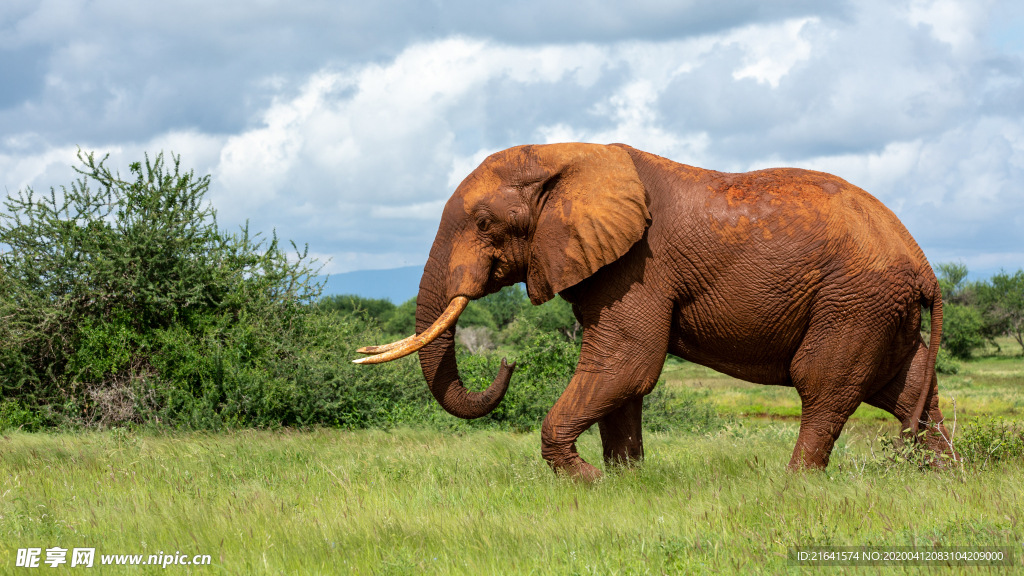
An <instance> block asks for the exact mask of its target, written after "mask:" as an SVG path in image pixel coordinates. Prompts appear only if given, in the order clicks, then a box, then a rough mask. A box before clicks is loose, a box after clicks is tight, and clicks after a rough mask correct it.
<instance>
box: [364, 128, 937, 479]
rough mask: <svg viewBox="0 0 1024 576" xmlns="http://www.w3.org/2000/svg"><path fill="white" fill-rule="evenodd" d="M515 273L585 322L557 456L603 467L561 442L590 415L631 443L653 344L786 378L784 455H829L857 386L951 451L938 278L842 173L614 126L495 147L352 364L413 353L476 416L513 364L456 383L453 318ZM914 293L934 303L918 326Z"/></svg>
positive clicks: (634, 450) (553, 454)
mask: <svg viewBox="0 0 1024 576" xmlns="http://www.w3.org/2000/svg"><path fill="white" fill-rule="evenodd" d="M519 282H525V283H526V289H527V294H528V296H529V298H530V301H531V303H532V304H534V305H539V304H542V303H544V302H546V301H548V300H550V299H551V298H552V297H554V295H555V294H559V295H561V296H562V297H563V298H564V299H565V300H567V301H568V302H569V303H571V304H572V309H573V313H574V314H575V316H576V318H577V320H578V321H579V322H580V324H581V325H582V326H583V341H582V347H581V350H580V358H579V363H578V365H577V368H576V371H575V374H574V376H573V377H572V379H571V381H570V382H569V384H568V386H567V387H566V389H565V391H564V392H563V393H562V395H561V397H560V398H559V399H558V400H557V401H556V402H555V404H554V406H553V407H552V408H551V411H550V412H549V413H548V415H547V417H546V418H545V419H544V422H543V425H542V427H541V444H542V446H541V448H542V450H541V452H542V455H543V457H544V459H545V460H547V462H548V463H549V464H550V466H551V467H552V468H553V469H554V470H555V471H556V472H557V471H562V472H565V473H568V474H569V475H571V476H574V477H579V478H583V479H594V478H597V477H599V476H601V474H602V473H601V472H600V471H599V470H598V469H597V468H595V467H594V466H592V465H591V464H590V463H588V462H586V461H584V460H583V459H582V458H581V457H580V455H579V453H578V452H577V450H576V440H577V438H578V437H579V435H580V434H582V433H583V432H584V431H585V430H587V429H588V428H590V427H591V426H592V425H593V424H595V423H596V424H597V425H598V427H599V430H600V437H601V442H602V447H603V452H604V459H605V462H606V465H614V464H627V465H628V464H629V463H632V462H636V461H639V460H641V459H642V458H643V455H644V448H643V437H642V430H641V412H642V406H643V397H644V396H645V395H646V394H648V393H650V392H651V390H652V389H653V387H654V386H655V384H656V383H657V381H658V378H659V376H660V374H661V370H662V367H663V365H664V362H665V357H666V354H667V353H671V354H674V355H676V356H679V357H681V358H683V359H686V360H688V361H691V362H695V363H698V364H701V365H704V366H707V367H710V368H712V369H714V370H717V371H719V372H722V373H725V374H728V375H730V376H733V377H735V378H739V379H741V380H746V381H748V382H753V383H759V384H767V385H774V386H792V387H795V388H796V390H797V392H798V393H799V395H800V400H801V405H802V412H801V417H800V429H799V434H798V438H797V441H796V447H795V448H794V450H793V454H792V457H791V459H790V461H789V468H790V469H803V468H824V467H826V466H827V465H828V461H829V456H830V454H831V452H832V448H833V446H834V444H835V442H836V440H837V438H838V437H839V434H840V432H841V431H842V429H843V427H844V425H845V424H846V422H847V420H848V418H849V417H850V415H851V414H853V412H854V410H856V408H857V407H858V406H859V405H860V404H861V403H862V402H866V403H868V404H870V405H872V406H876V407H878V408H881V409H883V410H885V411H887V412H889V413H891V414H892V415H894V416H895V417H896V418H898V419H899V420H900V422H901V423H902V425H903V428H904V433H905V434H906V433H907V429H909V436H910V437H912V438H913V439H915V440H922V441H923V442H925V443H926V445H927V446H928V447H929V448H931V449H933V450H935V451H936V452H937V453H947V454H953V457H954V458H955V457H956V456H955V454H954V453H953V451H952V447H951V446H950V445H949V444H948V443H947V442H945V440H944V439H945V438H947V437H948V435H946V432H945V428H944V427H943V425H942V414H941V412H940V411H939V406H938V388H937V386H938V382H937V379H936V376H935V360H936V355H937V351H938V348H939V341H940V337H941V333H942V295H941V292H940V289H939V283H938V281H937V280H936V277H935V274H934V272H933V271H932V268H931V266H930V265H929V264H928V261H927V260H926V259H925V256H924V253H923V252H922V250H921V248H920V247H919V246H918V245H917V243H916V242H915V241H914V239H913V238H912V237H911V235H910V233H909V232H908V231H907V229H906V228H905V227H904V226H903V224H902V223H901V222H900V221H899V219H898V218H897V217H896V215H895V214H893V212H891V211H890V210H889V209H888V208H886V207H885V206H884V205H883V204H882V203H881V202H880V201H879V200H877V199H876V198H875V197H873V196H871V195H870V194H868V193H867V192H865V191H864V190H861V189H860V188H858V187H856V186H854V185H852V184H850V183H848V182H846V181H844V180H842V179H841V178H839V177H836V176H833V175H830V174H826V173H822V172H815V171H810V170H802V169H796V168H773V169H767V170H757V171H754V172H747V173H724V172H716V171H713V170H705V169H701V168H696V167H694V166H688V165H685V164H680V163H677V162H674V161H671V160H668V159H666V158H663V157H660V156H657V155H654V154H651V153H647V152H642V151H640V150H637V149H635V148H632V147H630V146H627V145H625V144H609V145H601V144H586V143H565V144H545V145H524V146H517V147H513V148H509V149H507V150H503V151H501V152H497V153H495V154H493V155H491V156H489V157H488V158H487V159H485V160H484V161H483V163H481V164H480V166H478V167H477V168H476V169H475V170H474V171H473V172H472V173H471V174H470V175H469V176H467V177H466V179H465V180H463V181H462V183H461V184H460V185H459V186H458V187H457V188H456V190H455V192H454V194H453V195H452V197H451V198H450V199H449V200H448V202H447V203H446V205H445V207H444V212H443V213H442V216H441V222H440V225H439V227H438V232H437V236H436V238H435V240H434V244H433V246H432V247H431V249H430V254H429V257H428V260H427V263H426V265H425V266H424V270H423V276H422V279H421V281H420V285H419V294H418V298H417V306H416V330H417V333H418V334H417V335H413V336H410V337H408V338H405V339H404V340H401V341H398V342H395V343H393V344H389V345H384V346H368V347H365V348H360V349H359V352H361V353H364V354H370V355H371V356H368V357H365V358H360V359H359V360H356V362H357V363H365V364H373V363H378V362H386V361H389V360H393V359H394V358H398V357H401V356H404V355H406V354H411V353H412V352H415V351H418V352H419V360H420V365H421V367H422V370H423V375H424V377H425V379H426V382H427V384H428V386H429V388H430V391H431V393H432V394H433V396H434V398H436V399H437V401H438V402H439V403H440V404H441V406H442V407H444V409H445V410H446V411H448V412H449V413H451V414H453V415H455V416H457V417H460V418H466V419H472V418H479V417H481V416H484V415H486V414H487V413H489V412H490V411H491V410H493V409H494V408H495V407H496V406H497V405H498V403H499V402H501V399H502V397H503V396H504V394H505V392H506V390H507V388H508V385H509V382H510V380H511V377H512V373H513V371H514V369H515V365H514V364H508V363H507V362H506V360H505V359H502V361H501V367H500V369H499V371H498V375H497V377H496V378H495V379H494V382H493V383H492V384H491V385H490V386H489V387H488V388H487V389H486V390H483V391H481V392H470V391H468V390H467V389H466V388H465V387H464V386H463V384H462V382H461V381H460V379H459V371H458V367H457V365H456V359H455V345H454V336H455V321H456V320H457V318H458V315H459V313H460V312H461V311H462V310H463V309H464V308H465V306H466V305H467V303H468V301H469V300H473V299H477V298H481V297H483V296H485V295H487V294H491V293H494V292H497V291H498V290H500V289H501V288H502V287H503V286H508V285H511V284H515V283H519ZM922 308H927V309H929V310H930V313H931V318H932V321H931V329H930V335H929V336H930V337H929V341H928V342H927V343H925V342H924V339H923V338H922V334H921V321H922V314H923V312H922ZM922 424H923V425H924V426H925V430H926V431H927V433H921V434H918V431H919V429H920V428H919V426H920V425H922Z"/></svg>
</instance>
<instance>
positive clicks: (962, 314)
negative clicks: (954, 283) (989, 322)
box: [942, 304, 985, 359]
mask: <svg viewBox="0 0 1024 576" xmlns="http://www.w3.org/2000/svg"><path fill="white" fill-rule="evenodd" d="M983 326H984V320H983V319H982V316H981V312H979V311H978V310H977V309H976V308H974V307H971V306H964V305H960V304H946V305H944V306H943V309H942V346H943V348H945V349H946V350H948V351H949V353H950V354H952V355H953V357H955V358H960V359H968V358H970V357H971V351H972V350H973V349H975V348H978V347H980V346H983V345H984V344H985V338H984V337H983V336H982V333H981V331H982V328H983Z"/></svg>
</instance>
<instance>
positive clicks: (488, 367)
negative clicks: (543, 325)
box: [458, 332, 580, 432]
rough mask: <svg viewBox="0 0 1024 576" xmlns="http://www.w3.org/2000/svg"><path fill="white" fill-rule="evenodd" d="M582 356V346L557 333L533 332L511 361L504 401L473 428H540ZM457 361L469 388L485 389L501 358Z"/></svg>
mask: <svg viewBox="0 0 1024 576" xmlns="http://www.w3.org/2000/svg"><path fill="white" fill-rule="evenodd" d="M579 354H580V351H579V347H577V346H576V345H575V344H572V343H570V342H566V341H565V340H564V339H563V338H561V337H559V336H557V335H555V334H551V333H545V332H534V333H532V334H531V335H530V336H529V338H528V340H527V342H526V345H525V346H523V347H522V348H521V349H520V351H518V353H517V354H516V355H515V356H514V357H513V358H511V359H510V360H511V361H514V362H516V371H515V374H514V375H513V376H512V384H511V385H509V388H508V392H507V393H506V394H505V398H504V399H503V400H502V401H501V404H499V405H498V407H497V408H495V409H494V411H493V412H491V413H490V414H488V415H487V416H484V417H483V418H479V419H477V420H474V421H472V422H471V425H472V426H474V427H486V426H498V427H500V428H507V429H512V430H518V431H524V432H525V431H530V430H534V429H536V428H539V427H540V425H541V424H542V423H543V422H544V417H545V416H547V413H548V410H550V409H551V407H552V406H553V405H554V403H555V401H556V400H558V397H559V396H561V394H562V391H563V390H565V387H566V386H567V385H568V384H569V380H571V379H572V375H573V373H574V372H575V371H576V363H577V362H578V361H579ZM458 361H459V372H460V374H461V376H462V381H463V382H464V383H465V384H466V387H467V388H469V389H470V390H483V389H484V388H486V387H487V386H489V385H490V384H491V382H492V381H493V379H494V377H495V376H496V375H497V373H498V366H499V365H500V364H499V363H500V356H499V355H497V354H494V353H490V354H480V355H472V354H469V353H464V354H460V356H459V359H458Z"/></svg>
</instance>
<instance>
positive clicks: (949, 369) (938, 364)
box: [935, 347, 960, 374]
mask: <svg viewBox="0 0 1024 576" xmlns="http://www.w3.org/2000/svg"><path fill="white" fill-rule="evenodd" d="M935 371H936V372H938V373H940V374H959V373H960V361H959V360H957V359H956V358H954V357H953V355H952V354H950V353H949V351H948V350H946V349H945V348H941V347H940V348H939V354H938V356H936V357H935Z"/></svg>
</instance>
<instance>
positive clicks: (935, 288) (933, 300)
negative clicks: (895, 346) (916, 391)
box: [910, 274, 942, 438]
mask: <svg viewBox="0 0 1024 576" xmlns="http://www.w3.org/2000/svg"><path fill="white" fill-rule="evenodd" d="M921 305H922V306H929V307H930V308H931V313H932V323H931V324H932V326H931V335H930V338H929V342H928V364H927V365H926V366H925V369H924V381H923V382H921V395H920V396H919V397H918V399H917V405H916V406H915V407H914V416H913V422H911V424H910V434H911V436H913V437H915V438H916V437H917V430H918V425H919V424H920V423H921V415H922V414H924V404H925V402H926V401H927V400H928V394H929V393H930V392H931V390H932V382H934V381H936V380H937V376H936V374H935V360H936V358H938V356H939V345H940V343H941V341H942V290H941V289H940V288H939V283H938V281H937V280H935V276H934V274H933V275H931V282H929V283H928V286H927V288H924V289H922V298H921Z"/></svg>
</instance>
